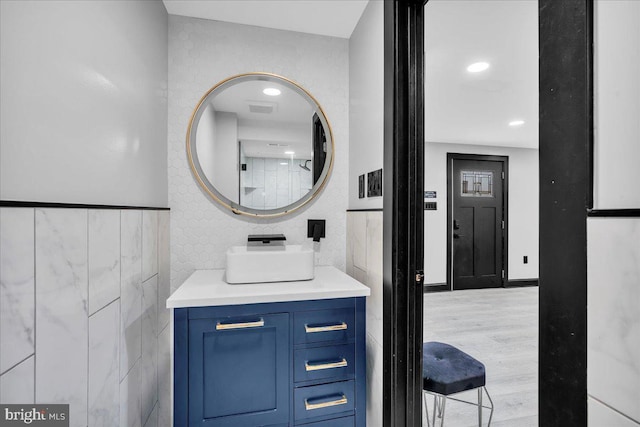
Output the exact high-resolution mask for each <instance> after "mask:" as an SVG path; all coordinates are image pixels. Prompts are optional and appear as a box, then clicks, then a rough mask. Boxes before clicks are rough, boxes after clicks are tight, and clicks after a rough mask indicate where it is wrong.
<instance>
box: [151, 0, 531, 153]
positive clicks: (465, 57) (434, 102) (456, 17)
mask: <svg viewBox="0 0 640 427" xmlns="http://www.w3.org/2000/svg"><path fill="white" fill-rule="evenodd" d="M163 1H164V4H165V6H166V8H167V11H168V12H169V13H170V14H174V15H183V16H190V17H196V18H203V19H211V20H219V21H227V22H234V23H239V24H247V25H256V26H261V27H267V28H275V29H281V30H289V31H299V32H305V33H312V34H320V35H326V36H333V37H342V38H349V37H350V36H351V33H352V32H353V29H354V28H355V26H356V25H357V23H358V20H359V19H360V16H361V15H362V13H363V11H364V9H365V7H366V5H367V3H368V1H369V0H163ZM372 1H378V0H372ZM425 52H426V58H425V115H426V121H425V140H426V141H428V142H445V143H460V144H474V145H492V146H506V147H524V148H538V4H537V0H518V1H504V0H455V1H452V0H430V1H429V2H428V3H427V5H426V9H425ZM477 61H486V62H489V63H490V67H489V69H488V70H487V71H484V72H481V73H475V74H471V73H468V72H467V71H466V67H467V66H468V65H469V64H471V63H473V62H477ZM514 120H522V121H524V124H522V125H520V126H509V122H511V121H514Z"/></svg>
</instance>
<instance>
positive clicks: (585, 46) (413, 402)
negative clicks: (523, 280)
mask: <svg viewBox="0 0 640 427" xmlns="http://www.w3.org/2000/svg"><path fill="white" fill-rule="evenodd" d="M425 3H426V2H425V1H424V0H385V6H384V52H385V53H384V56H385V70H384V74H385V77H384V96H385V112H384V122H385V125H384V157H385V158H384V167H385V180H384V188H385V200H384V231H383V236H384V237H383V238H384V253H383V268H384V273H383V276H384V280H383V315H384V319H385V322H384V331H383V333H384V341H385V342H384V354H383V357H384V360H383V422H384V426H385V427H402V426H407V427H419V426H421V423H422V420H421V404H420V402H421V400H420V398H421V393H422V387H421V385H422V369H421V364H422V359H421V353H422V345H421V344H422V309H423V307H422V289H421V288H422V283H421V280H418V281H417V282H418V283H416V280H415V279H416V278H418V277H413V275H414V274H419V273H420V272H421V271H420V270H422V268H421V267H422V262H423V261H422V260H421V259H420V256H421V255H422V252H423V248H422V247H421V246H422V245H421V243H422V240H423V234H422V224H420V223H419V222H421V221H418V218H420V214H419V210H420V211H422V206H421V204H420V209H419V210H418V206H417V201H420V203H421V202H422V200H420V199H418V197H420V196H422V188H423V186H424V184H423V183H422V182H420V181H421V180H418V179H416V177H422V172H423V168H424V163H423V162H424V158H423V157H424V151H423V147H422V144H419V143H418V141H422V140H423V138H422V137H423V135H424V123H423V122H424V106H423V100H422V97H423V82H422V77H423V68H422V67H423V61H424V58H423V56H424V54H423V52H424V51H423V23H424V20H423V13H424V10H423V7H424V4H425ZM538 13H539V29H540V33H539V46H540V47H539V51H540V61H539V68H540V77H539V81H540V86H539V92H540V101H539V102H540V111H539V117H540V121H539V128H540V178H539V179H540V258H539V260H540V280H539V292H540V297H539V303H540V309H539V310H540V316H539V321H540V331H539V391H538V393H539V394H538V395H539V399H538V401H539V403H538V406H539V413H538V417H539V425H541V426H545V427H547V426H558V427H561V426H562V427H573V426H576V427H578V426H579V427H582V426H585V425H587V350H586V347H587V340H586V337H587V335H586V328H587V306H586V302H587V300H586V299H587V250H586V249H587V245H586V243H587V241H586V237H587V222H586V220H587V212H588V210H589V209H590V208H591V207H592V200H593V195H592V190H593V188H592V175H591V173H592V152H593V0H562V1H558V0H538ZM412 179H413V181H412ZM418 190H420V191H418ZM416 199H418V200H416ZM416 230H420V233H419V235H415V234H412V233H414V232H415V231H416ZM417 285H418V286H417ZM417 288H420V289H419V292H416V289H417ZM412 298H413V300H412Z"/></svg>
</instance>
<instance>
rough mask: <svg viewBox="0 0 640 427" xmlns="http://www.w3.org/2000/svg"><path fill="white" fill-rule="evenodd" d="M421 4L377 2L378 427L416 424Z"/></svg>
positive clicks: (419, 320) (416, 0)
mask: <svg viewBox="0 0 640 427" xmlns="http://www.w3.org/2000/svg"><path fill="white" fill-rule="evenodd" d="M422 6H423V2H422V0H398V1H394V0H385V2H384V180H383V185H384V201H383V217H384V219H383V318H384V322H383V325H384V326H383V337H384V346H383V384H382V388H383V401H382V406H383V425H384V426H388V427H391V426H394V427H403V426H419V425H421V423H422V415H421V408H422V405H421V402H422V395H421V393H422V368H421V366H422V345H420V343H421V342H422V303H423V276H422V269H423V264H424V232H423V226H424V211H423V207H424V206H423V203H424V194H423V187H424V182H423V176H424V170H423V169H424V131H423V122H424V109H423V97H422V96H416V94H419V93H420V94H422V92H423V86H422V85H423V78H422V73H423V62H422V57H423V53H422V52H423V44H424V41H423V23H422V9H423V8H422Z"/></svg>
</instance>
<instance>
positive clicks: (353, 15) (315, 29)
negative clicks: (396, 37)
mask: <svg viewBox="0 0 640 427" xmlns="http://www.w3.org/2000/svg"><path fill="white" fill-rule="evenodd" d="M163 2H164V5H165V7H166V8H167V12H169V14H171V15H182V16H190V17H192V18H202V19H211V20H216V21H226V22H234V23H237V24H246V25H255V26H258V27H267V28H275V29H279V30H288V31H299V32H303V33H311V34H319V35H323V36H332V37H341V38H349V37H351V33H352V32H353V29H354V28H355V27H356V25H357V24H358V20H359V19H360V16H362V12H363V11H364V9H365V7H366V6H367V3H368V2H369V0H163Z"/></svg>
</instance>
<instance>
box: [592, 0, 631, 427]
mask: <svg viewBox="0 0 640 427" xmlns="http://www.w3.org/2000/svg"><path fill="white" fill-rule="evenodd" d="M594 20H595V33H594V36H595V40H594V51H595V64H594V65H595V67H594V68H595V70H594V78H595V81H594V87H595V128H596V129H595V130H596V135H595V137H596V138H595V153H594V154H595V183H594V184H595V185H594V187H595V194H594V196H595V200H594V202H595V207H596V208H600V209H620V208H635V209H638V208H640V192H639V191H637V189H636V185H635V183H636V182H637V180H638V178H637V176H636V175H637V174H636V170H637V162H638V159H639V158H640V144H639V143H638V142H639V141H640V121H639V120H638V117H640V81H639V79H638V75H640V28H638V22H639V21H640V2H637V1H635V0H626V1H624V0H616V1H612V0H606V1H605V0H596V2H595V15H594ZM639 241H640V219H639V218H589V220H588V221H587V255H588V257H587V265H588V270H587V283H588V292H587V302H588V310H587V332H588V336H587V360H588V365H587V379H588V385H587V392H588V395H589V401H588V402H589V407H588V409H589V426H590V427H599V426H603V425H607V426H614V425H615V426H621V427H622V426H624V427H627V426H628V427H639V426H640V409H639V407H638V403H637V402H638V401H640V287H638V282H640V245H639V244H638V242H639Z"/></svg>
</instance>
